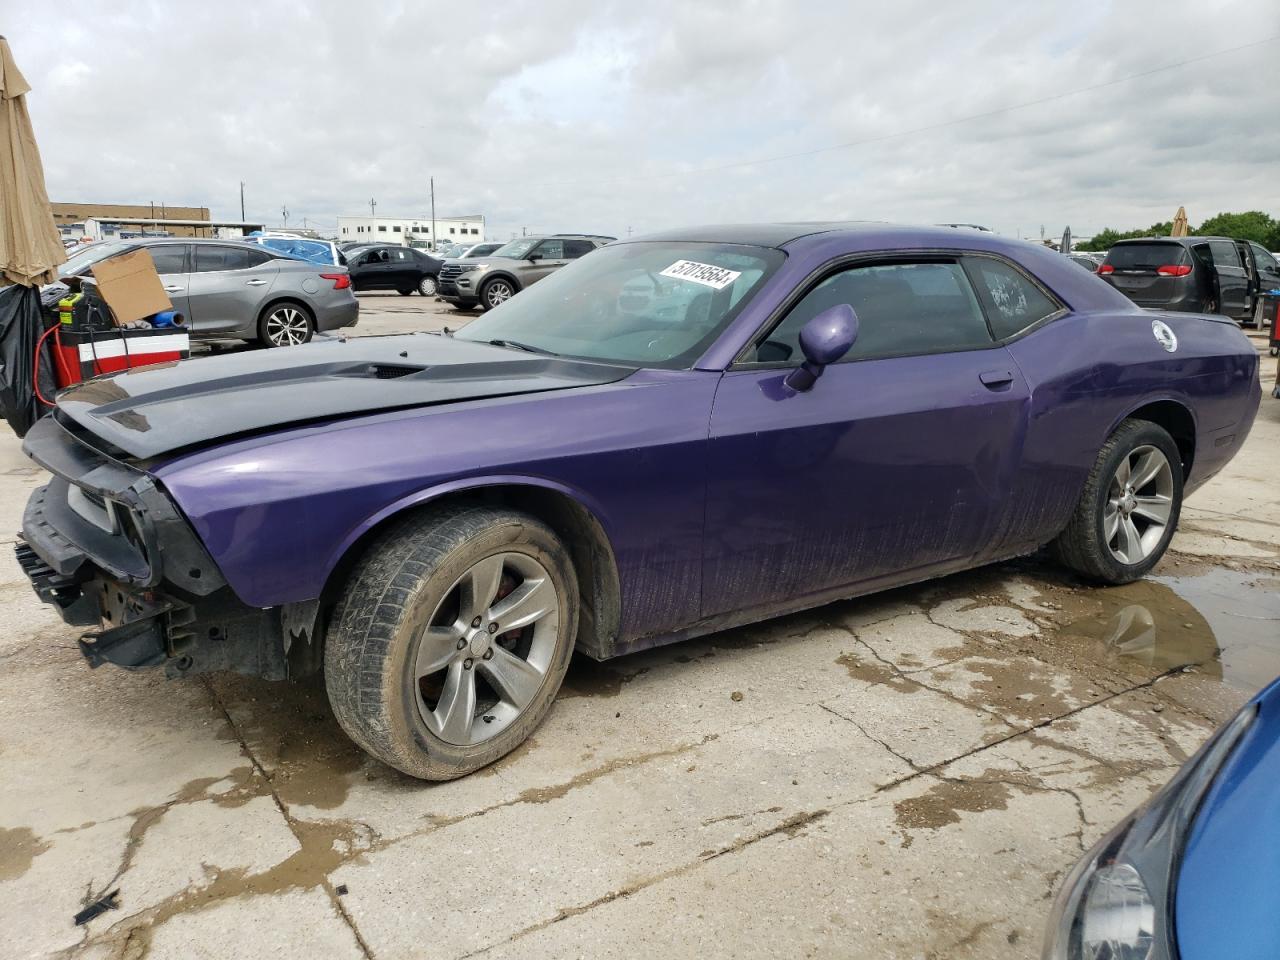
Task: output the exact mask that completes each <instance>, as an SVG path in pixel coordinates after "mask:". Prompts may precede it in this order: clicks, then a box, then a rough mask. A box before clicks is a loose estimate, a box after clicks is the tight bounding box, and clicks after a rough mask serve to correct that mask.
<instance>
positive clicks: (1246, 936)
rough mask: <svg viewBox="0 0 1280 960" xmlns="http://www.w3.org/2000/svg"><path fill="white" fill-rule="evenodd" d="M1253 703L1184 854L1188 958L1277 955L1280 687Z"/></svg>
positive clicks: (1182, 940) (1182, 927)
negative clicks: (1248, 719)
mask: <svg viewBox="0 0 1280 960" xmlns="http://www.w3.org/2000/svg"><path fill="white" fill-rule="evenodd" d="M1256 703H1257V710H1258V716H1257V718H1256V719H1255V720H1254V722H1253V724H1252V725H1251V726H1250V727H1249V729H1248V730H1246V731H1245V734H1244V736H1243V737H1242V738H1241V740H1240V742H1239V743H1238V744H1236V747H1235V749H1234V750H1232V752H1231V755H1230V756H1229V757H1228V758H1227V761H1226V762H1225V763H1224V764H1223V766H1222V769H1220V770H1219V771H1218V774H1217V776H1216V777H1215V779H1214V782H1213V786H1212V787H1210V789H1209V792H1208V793H1207V794H1206V795H1205V798H1204V801H1203V803H1202V804H1201V806H1200V811H1199V813H1197V814H1196V819H1195V822H1194V823H1193V825H1192V827H1191V831H1190V833H1189V835H1188V837H1187V842H1186V846H1185V848H1184V850H1183V855H1182V863H1181V866H1180V867H1179V869H1178V886H1177V893H1176V896H1177V902H1176V909H1175V912H1174V917H1175V923H1176V929H1177V939H1178V952H1179V954H1180V955H1181V956H1182V957H1184V958H1185V960H1202V958H1208V957H1223V956H1237V957H1244V956H1250V957H1277V956H1280V926H1278V925H1277V924H1276V922H1275V918H1276V917H1277V916H1280V681H1278V682H1276V683H1273V684H1272V685H1271V686H1270V687H1268V688H1267V689H1266V690H1264V691H1263V692H1262V693H1261V694H1259V695H1258V697H1257V698H1256ZM1246 709H1249V708H1246Z"/></svg>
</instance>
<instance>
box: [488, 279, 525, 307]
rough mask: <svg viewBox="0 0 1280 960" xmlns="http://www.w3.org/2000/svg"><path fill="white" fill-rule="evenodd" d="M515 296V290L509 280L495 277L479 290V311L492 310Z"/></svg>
mask: <svg viewBox="0 0 1280 960" xmlns="http://www.w3.org/2000/svg"><path fill="white" fill-rule="evenodd" d="M515 295H516V288H515V287H513V286H512V285H511V281H510V280H504V279H502V277H495V278H494V279H492V280H490V281H489V282H488V283H486V284H485V285H484V286H483V287H481V288H480V309H481V310H492V309H493V308H494V307H498V306H501V305H502V304H504V303H506V302H507V301H508V300H510V299H511V298H512V297H514V296H515Z"/></svg>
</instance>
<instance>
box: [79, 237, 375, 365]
mask: <svg viewBox="0 0 1280 960" xmlns="http://www.w3.org/2000/svg"><path fill="white" fill-rule="evenodd" d="M139 248H141V249H145V250H147V251H149V252H150V253H151V259H152V260H153V261H155V265H156V272H157V273H158V274H160V282H161V284H162V285H163V286H164V292H165V293H166V294H168V295H169V300H170V302H171V303H172V304H173V309H174V310H177V311H178V312H179V313H182V314H183V315H185V316H186V318H187V329H188V331H189V332H190V333H191V336H192V337H193V338H196V339H205V340H260V341H261V342H262V343H264V344H265V345H266V346H269V347H288V346H294V345H296V344H299V343H306V342H307V341H308V340H310V339H311V337H312V336H313V335H314V334H315V332H316V331H317V330H335V329H337V328H338V327H349V326H352V325H353V324H355V322H356V320H357V318H358V317H359V314H360V304H359V303H358V302H357V301H356V297H355V294H354V293H353V292H352V290H351V278H350V277H349V276H348V275H347V268H346V267H340V266H335V265H328V264H318V263H308V262H307V261H305V260H299V259H297V258H295V257H290V256H286V255H284V254H281V253H278V252H276V251H274V250H271V249H269V248H265V247H260V246H254V245H250V244H247V243H244V242H242V241H239V240H199V239H183V238H169V239H163V240H142V239H138V240H111V241H108V242H106V243H95V244H94V245H93V246H92V247H87V248H85V250H84V252H83V253H81V254H80V255H79V256H75V257H72V258H71V259H69V260H68V261H67V262H66V263H64V264H63V265H62V267H61V268H60V271H59V275H60V276H61V277H63V278H67V277H78V276H84V275H86V274H88V273H89V270H90V268H91V267H92V266H93V265H94V264H95V263H98V262H100V261H102V260H105V259H107V258H108V257H114V256H116V255H118V254H121V253H128V252H129V251H131V250H136V249H139Z"/></svg>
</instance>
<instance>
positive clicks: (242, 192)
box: [240, 180, 244, 223]
mask: <svg viewBox="0 0 1280 960" xmlns="http://www.w3.org/2000/svg"><path fill="white" fill-rule="evenodd" d="M240 222H241V223H244V181H243V180H241V181H240Z"/></svg>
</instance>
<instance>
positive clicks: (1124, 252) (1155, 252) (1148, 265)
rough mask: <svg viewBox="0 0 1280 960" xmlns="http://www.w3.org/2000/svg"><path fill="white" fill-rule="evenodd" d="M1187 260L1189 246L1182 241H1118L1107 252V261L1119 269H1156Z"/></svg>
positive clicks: (1183, 264) (1181, 263)
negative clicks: (1181, 242)
mask: <svg viewBox="0 0 1280 960" xmlns="http://www.w3.org/2000/svg"><path fill="white" fill-rule="evenodd" d="M1187 262H1188V261H1187V248H1186V247H1184V246H1183V245H1182V244H1180V243H1117V244H1116V245H1115V246H1114V247H1112V248H1111V250H1110V251H1109V252H1108V253H1107V263H1109V264H1111V266H1113V267H1115V269H1117V270H1156V269H1159V268H1160V267H1164V266H1185V265H1186V264H1187Z"/></svg>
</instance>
